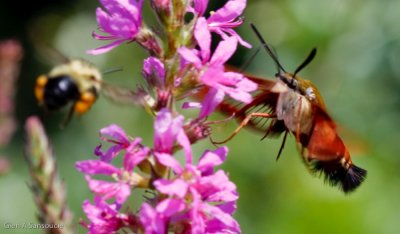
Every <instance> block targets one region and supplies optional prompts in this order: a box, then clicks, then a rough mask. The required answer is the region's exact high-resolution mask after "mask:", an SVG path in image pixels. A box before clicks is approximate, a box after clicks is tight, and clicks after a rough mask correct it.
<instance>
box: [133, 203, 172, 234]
mask: <svg viewBox="0 0 400 234" xmlns="http://www.w3.org/2000/svg"><path fill="white" fill-rule="evenodd" d="M139 218H140V222H141V223H142V225H143V227H144V229H145V231H146V232H145V233H146V234H156V233H166V230H165V227H166V221H165V220H163V219H162V218H161V217H160V215H159V214H157V212H156V210H155V209H154V208H153V207H151V206H150V205H149V204H147V203H144V204H143V205H142V207H141V208H140V215H139Z"/></svg>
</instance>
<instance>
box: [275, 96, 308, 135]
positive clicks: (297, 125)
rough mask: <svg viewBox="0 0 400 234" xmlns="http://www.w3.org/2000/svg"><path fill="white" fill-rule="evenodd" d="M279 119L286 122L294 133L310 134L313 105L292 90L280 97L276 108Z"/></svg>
mask: <svg viewBox="0 0 400 234" xmlns="http://www.w3.org/2000/svg"><path fill="white" fill-rule="evenodd" d="M276 112H277V118H278V119H279V120H283V121H284V122H285V125H286V127H287V128H288V129H289V130H290V131H292V132H299V133H300V134H309V132H310V131H311V128H312V108H311V103H310V102H309V101H308V100H307V98H305V97H304V96H303V95H301V94H299V93H297V92H296V91H294V90H292V89H288V90H287V91H286V92H282V93H280V95H279V98H278V103H277V107H276Z"/></svg>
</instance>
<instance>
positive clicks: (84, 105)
mask: <svg viewBox="0 0 400 234" xmlns="http://www.w3.org/2000/svg"><path fill="white" fill-rule="evenodd" d="M65 61H66V62H65V63H63V64H61V65H57V66H55V67H54V68H53V69H51V70H50V72H49V73H48V74H47V75H40V76H39V77H38V78H37V80H36V85H35V96H36V99H37V101H38V103H39V105H40V106H43V107H44V108H45V109H46V110H48V111H54V110H59V109H62V108H63V107H66V106H68V105H69V104H72V105H71V108H70V110H69V113H68V116H67V118H66V120H65V122H64V124H63V125H65V124H67V123H68V122H69V121H70V119H71V118H72V116H73V114H74V113H76V114H77V115H78V116H81V115H83V114H85V113H86V112H87V111H89V110H90V108H91V107H92V105H93V104H94V103H95V102H96V100H97V98H98V96H99V94H100V93H102V94H104V95H105V96H106V97H107V98H108V99H109V100H111V101H114V102H116V103H119V104H129V105H136V106H142V107H145V108H151V106H152V105H153V104H152V103H154V100H152V98H151V97H150V96H149V94H148V93H147V92H146V91H145V90H144V89H142V88H138V89H137V90H130V89H127V88H123V87H117V86H114V85H111V84H108V83H105V82H104V81H103V80H102V73H101V72H100V71H99V69H98V68H97V67H96V66H95V65H94V64H92V63H90V62H89V61H86V60H83V59H71V60H68V59H65ZM109 72H110V71H109Z"/></svg>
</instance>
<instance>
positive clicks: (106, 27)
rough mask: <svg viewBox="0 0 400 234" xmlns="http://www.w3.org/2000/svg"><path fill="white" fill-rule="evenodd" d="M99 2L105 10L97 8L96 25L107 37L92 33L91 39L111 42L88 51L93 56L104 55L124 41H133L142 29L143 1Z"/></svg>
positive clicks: (111, 0)
mask: <svg viewBox="0 0 400 234" xmlns="http://www.w3.org/2000/svg"><path fill="white" fill-rule="evenodd" d="M100 2H101V4H102V5H103V7H104V8H105V9H104V10H103V9H102V8H100V7H99V8H97V10H96V18H97V23H98V25H99V30H100V31H102V32H104V33H106V34H109V35H101V34H98V33H96V32H93V37H94V38H95V39H98V40H113V42H112V43H110V44H108V45H106V46H102V47H99V48H97V49H93V50H89V51H88V53H89V54H94V55H96V54H102V53H106V52H108V51H110V50H112V49H114V48H115V47H117V46H118V45H120V44H121V43H123V42H124V41H128V42H129V41H133V40H135V39H136V36H137V34H138V33H139V31H140V29H141V27H142V5H143V0H100Z"/></svg>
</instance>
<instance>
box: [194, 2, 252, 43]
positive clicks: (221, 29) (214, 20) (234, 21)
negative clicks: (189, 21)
mask: <svg viewBox="0 0 400 234" xmlns="http://www.w3.org/2000/svg"><path fill="white" fill-rule="evenodd" d="M192 3H193V4H192V5H193V6H190V7H189V9H188V11H189V12H193V13H195V14H196V15H198V16H202V15H203V14H204V12H205V10H206V9H207V4H208V0H193V2H192ZM245 8H246V0H230V1H228V2H227V3H226V4H225V5H224V6H223V7H221V8H220V9H218V10H217V11H215V12H211V13H210V17H208V19H207V26H208V30H209V31H211V32H214V33H216V34H218V35H220V36H221V37H222V38H223V39H224V40H225V39H227V38H228V37H235V38H236V39H237V40H238V41H239V43H240V44H241V45H242V46H244V47H247V48H251V45H250V44H249V43H247V42H246V41H244V40H243V39H242V38H241V37H240V36H239V34H237V33H236V32H235V30H233V28H236V27H238V26H240V25H242V23H243V18H240V16H241V15H242V13H243V11H244V9H245ZM200 18H203V19H205V18H204V17H200Z"/></svg>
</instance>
